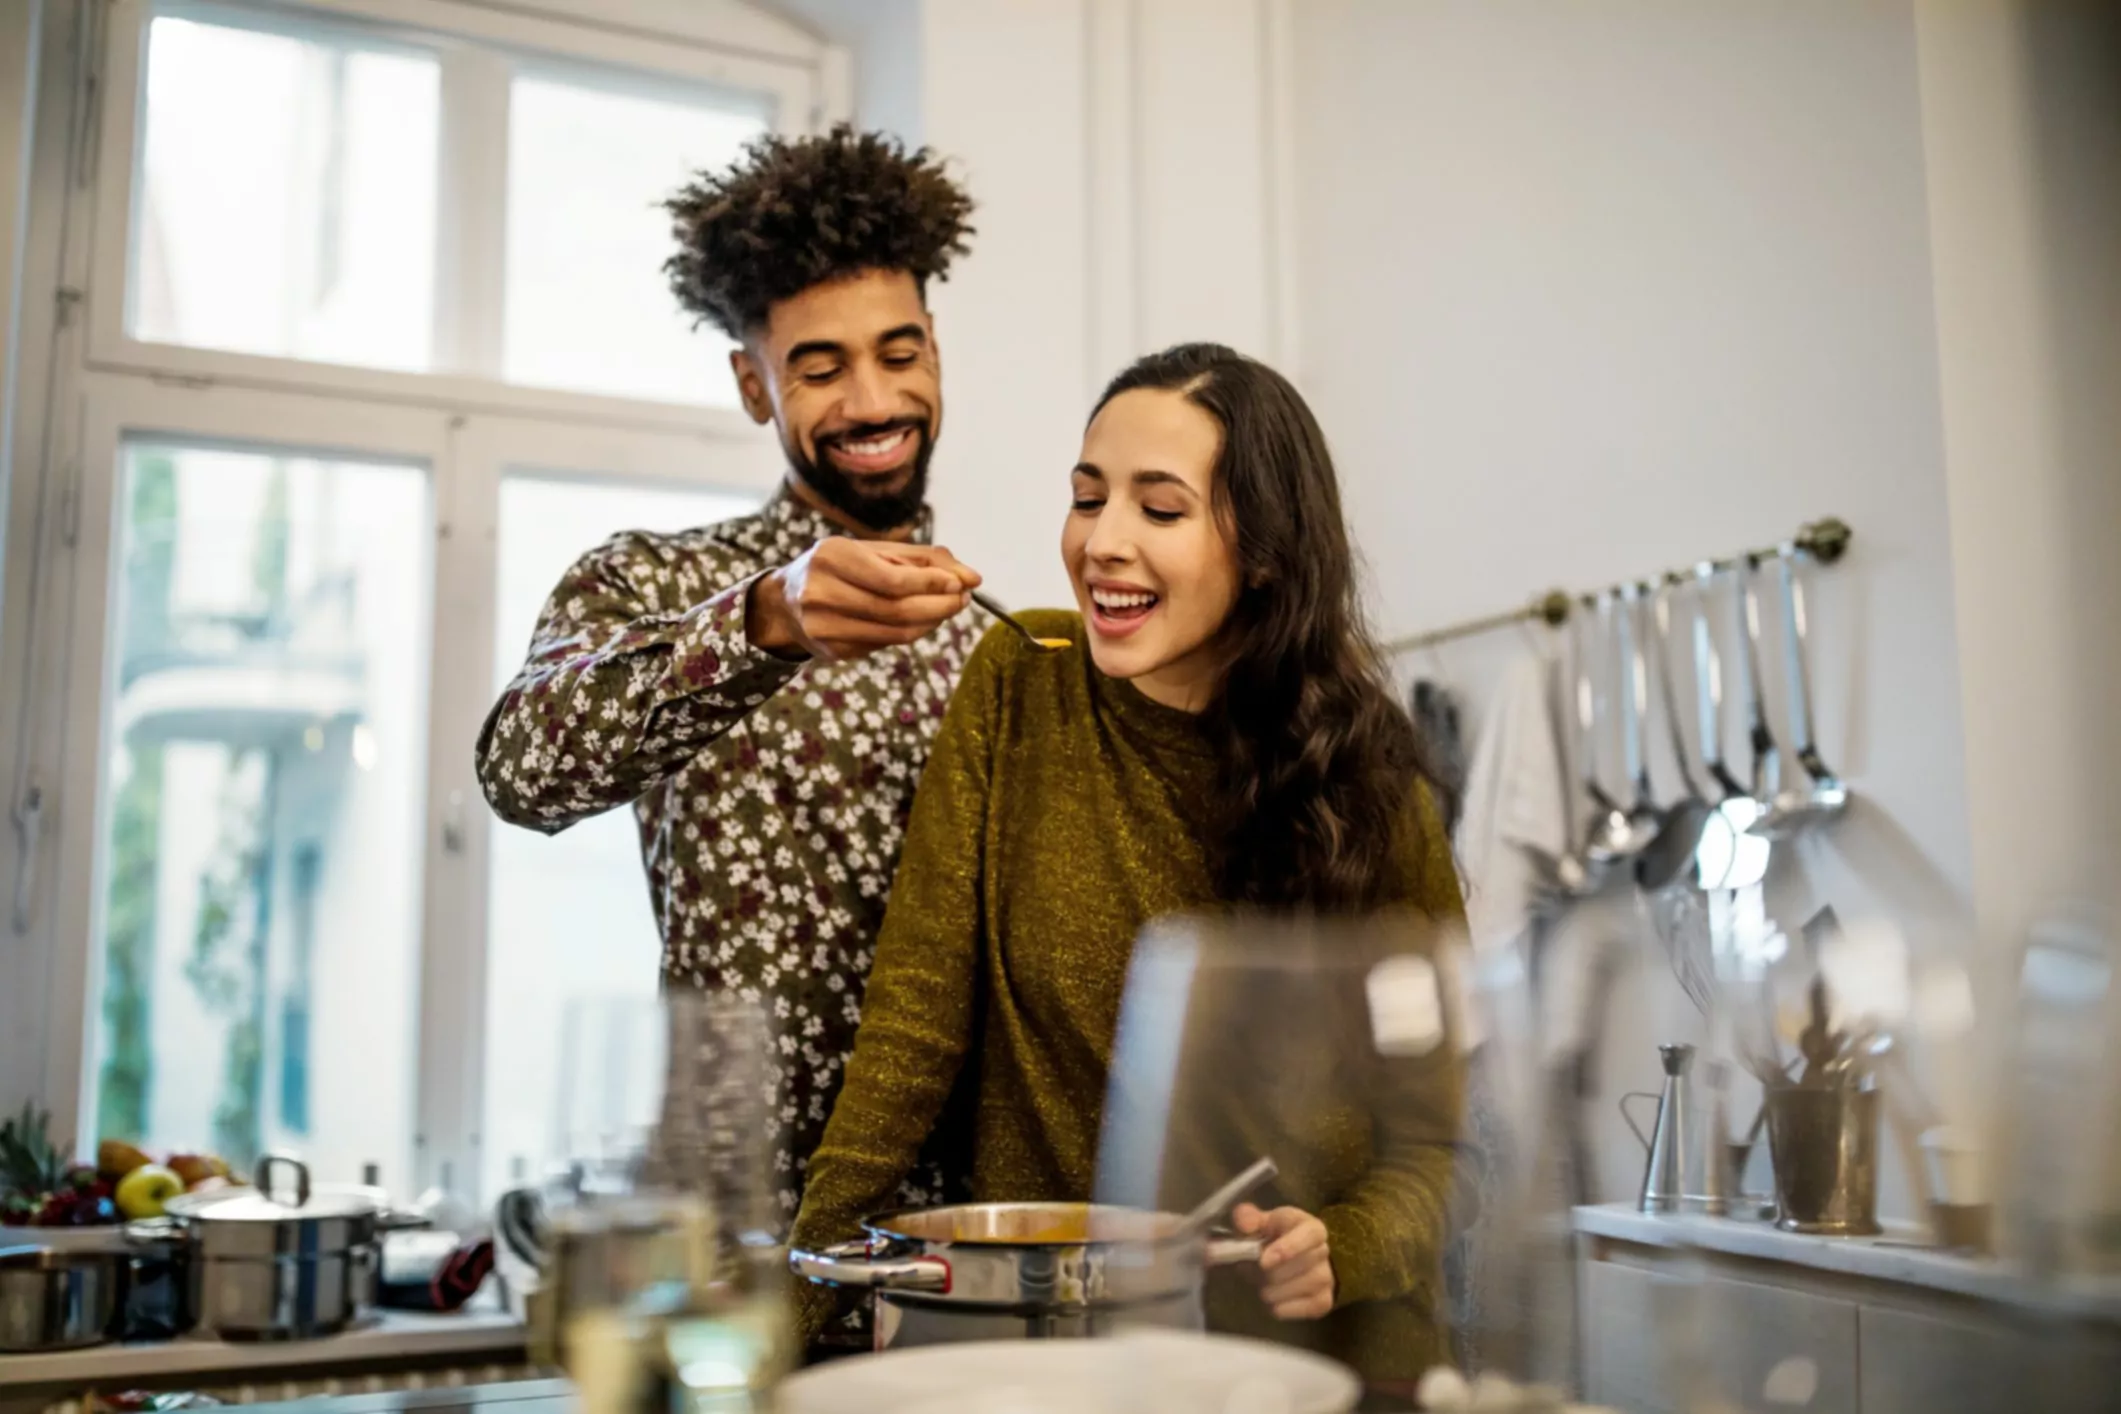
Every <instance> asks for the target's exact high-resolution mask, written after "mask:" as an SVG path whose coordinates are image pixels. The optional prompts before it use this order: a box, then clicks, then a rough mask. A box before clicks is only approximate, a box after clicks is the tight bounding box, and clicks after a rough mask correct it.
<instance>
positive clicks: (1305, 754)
mask: <svg viewBox="0 0 2121 1414" xmlns="http://www.w3.org/2000/svg"><path fill="white" fill-rule="evenodd" d="M1139 388H1158V389H1165V390H1169V391H1172V392H1177V393H1179V394H1181V395H1183V396H1184V397H1186V398H1187V399H1188V400H1190V401H1191V402H1192V403H1194V404H1195V405H1196V406H1198V407H1199V408H1201V409H1202V410H1203V411H1205V412H1206V413H1207V414H1208V415H1209V416H1211V417H1213V418H1214V419H1215V420H1216V422H1217V423H1218V424H1220V425H1221V428H1222V446H1221V449H1220V451H1219V453H1218V454H1217V458H1216V464H1215V483H1214V502H1215V510H1216V514H1217V516H1218V517H1219V518H1220V519H1221V521H1222V523H1223V526H1224V528H1225V533H1226V534H1229V535H1231V536H1232V537H1233V538H1234V540H1235V543H1236V551H1237V561H1238V573H1239V582H1240V584H1241V585H1242V588H1241V589H1240V590H1239V592H1238V598H1237V603H1236V605H1235V606H1234V607H1233V608H1232V610H1231V612H1230V617H1229V618H1228V619H1227V620H1226V621H1225V623H1224V625H1223V629H1222V635H1223V641H1224V643H1225V644H1226V645H1227V651H1228V659H1227V663H1228V666H1227V668H1226V671H1225V675H1224V678H1223V685H1222V691H1221V692H1220V693H1219V694H1218V695H1217V697H1216V699H1215V701H1214V702H1213V703H1212V704H1211V705H1210V706H1209V708H1208V709H1207V711H1206V712H1205V713H1204V715H1203V720H1204V725H1205V726H1206V727H1207V729H1208V732H1209V734H1210V736H1211V737H1212V738H1213V740H1214V742H1215V746H1216V751H1217V755H1218V756H1219V757H1220V758H1221V759H1220V767H1221V769H1220V771H1219V772H1218V779H1217V784H1216V788H1215V798H1214V800H1213V801H1212V817H1211V820H1210V831H1209V849H1210V857H1211V859H1212V861H1213V865H1214V868H1215V872H1216V875H1217V884H1218V891H1219V892H1220V893H1221V895H1222V897H1223V898H1224V899H1226V900H1228V901H1229V902H1232V903H1243V904H1256V905H1264V906H1280V907H1307V908H1316V909H1320V910H1325V911H1336V912H1337V911H1346V910H1359V909H1365V908H1371V907H1375V906H1377V905H1378V904H1380V903H1383V902H1387V901H1389V900H1391V899H1392V898H1393V897H1395V896H1397V897H1404V892H1405V891H1404V881H1403V879H1402V878H1401V877H1400V871H1399V868H1398V867H1397V864H1396V861H1397V860H1399V859H1401V858H1403V857H1404V856H1402V855H1400V854H1399V853H1398V851H1399V850H1400V849H1402V848H1404V843H1405V838H1406V837H1405V834H1404V831H1406V830H1407V829H1408V827H1409V821H1410V819H1411V818H1412V817H1411V814H1410V811H1409V801H1410V798H1411V796H1412V794H1413V792H1414V790H1415V787H1416V783H1417V781H1426V782H1427V783H1428V787H1429V789H1430V791H1431V792H1433V793H1436V794H1437V795H1438V801H1437V804H1438V806H1439V811H1440V808H1441V807H1442V806H1443V804H1444V802H1443V801H1442V799H1441V787H1440V784H1439V781H1438V777H1437V773H1436V772H1435V771H1434V770H1432V769H1431V768H1430V766H1429V759H1430V758H1429V754H1428V751H1427V749H1426V747H1425V744H1424V743H1423V742H1422V740H1421V737H1420V734H1419V733H1418V732H1417V731H1416V729H1415V726H1414V723H1413V721H1412V719H1411V718H1409V717H1408V715H1407V714H1406V712H1405V711H1404V710H1403V709H1402V708H1401V707H1400V705H1399V703H1398V700H1397V699H1396V698H1395V697H1394V695H1393V694H1392V692H1391V691H1390V689H1389V688H1388V687H1387V684H1386V678H1385V675H1384V671H1383V668H1382V664H1381V661H1380V659H1379V656H1378V653H1377V649H1376V646H1375V644H1374V643H1373V642H1372V641H1371V638H1370V636H1369V632H1368V630H1367V629H1366V628H1365V626H1364V623H1363V617H1362V609H1361V604H1360V601H1359V598H1358V590H1357V584H1356V566H1355V552H1354V549H1353V547H1352V546H1351V545H1350V543H1349V540H1348V529H1347V523H1346V521H1345V520H1344V519H1343V517H1342V514H1341V506H1340V482H1339V479H1338V477H1336V476H1335V474H1334V471H1333V457H1332V454H1331V453H1330V452H1329V451H1328V450H1327V448H1326V438H1325V433H1324V432H1323V431H1321V430H1320V428H1319V425H1318V419H1316V418H1315V417H1313V416H1312V415H1311V409H1310V408H1309V406H1307V405H1306V404H1305V402H1304V400H1303V395H1302V394H1300V393H1298V392H1297V391H1296V389H1295V388H1294V387H1293V386H1292V385H1291V384H1290V383H1289V380H1288V379H1286V378H1284V377H1282V376H1281V375H1280V374H1279V373H1276V372H1275V371H1274V370H1273V369H1271V368H1269V367H1267V366H1266V365H1265V364H1263V363H1260V362H1258V361H1257V360H1255V359H1250V358H1247V357H1245V356H1244V355H1243V354H1240V353H1238V352H1236V351H1235V350H1233V349H1228V348H1225V347H1223V346H1222V345H1220V344H1180V345H1177V346H1176V347H1173V348H1169V349H1165V350H1164V351H1163V352H1161V353H1156V354H1151V355H1149V356H1148V357H1146V358H1143V359H1141V360H1140V361H1139V362H1137V363H1135V364H1134V365H1133V366H1132V367H1130V368H1128V369H1127V370H1126V371H1125V372H1123V373H1121V374H1120V375H1119V376H1118V377H1117V378H1115V379H1113V380H1112V382H1111V383H1110V384H1109V385H1108V386H1107V387H1106V388H1105V391H1104V395H1103V396H1102V397H1100V398H1099V399H1098V401H1097V408H1095V409H1092V411H1091V417H1092V418H1093V419H1094V418H1095V417H1096V416H1097V412H1098V411H1099V410H1101V409H1102V408H1103V407H1104V406H1105V404H1106V403H1108V402H1110V401H1111V400H1112V399H1114V398H1116V397H1118V396H1119V395H1120V394H1122V393H1127V392H1132V391H1134V390H1135V389H1139ZM1438 818H1441V816H1440V813H1439V816H1438ZM1395 886H1398V887H1396V888H1395Z"/></svg>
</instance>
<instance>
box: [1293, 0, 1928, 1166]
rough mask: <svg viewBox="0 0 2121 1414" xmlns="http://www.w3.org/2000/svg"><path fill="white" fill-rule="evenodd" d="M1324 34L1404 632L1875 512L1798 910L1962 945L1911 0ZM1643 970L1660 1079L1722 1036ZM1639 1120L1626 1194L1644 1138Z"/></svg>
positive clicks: (1311, 62)
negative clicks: (1671, 1036) (1664, 1065)
mask: <svg viewBox="0 0 2121 1414" xmlns="http://www.w3.org/2000/svg"><path fill="white" fill-rule="evenodd" d="M1296 35H1297V47H1296V48H1297V58H1296V86H1297V92H1298V96H1299V102H1298V104H1297V106H1296V111H1297V113H1298V115H1299V117H1298V122H1297V126H1296V151H1297V168H1298V172H1299V185H1298V194H1299V198H1300V199H1299V205H1298V223H1299V225H1298V243H1299V250H1300V257H1299V270H1300V272H1301V273H1300V281H1299V286H1298V289H1299V300H1300V307H1301V309H1302V317H1303V339H1302V353H1301V362H1302V369H1303V375H1304V381H1305V386H1306V390H1307V392H1308V393H1309V394H1310V395H1311V396H1312V397H1313V399H1314V401H1315V405H1316V406H1317V409H1318V411H1319V413H1320V415H1321V417H1322V419H1323V421H1324V423H1325V425H1326V427H1327V429H1328V431H1329V433H1330V434H1331V436H1332V437H1333V440H1334V443H1335V447H1336V451H1337V453H1338V456H1339V462H1340V467H1341V472H1342V476H1343V479H1344V481H1345V483H1346V485H1347V488H1348V493H1349V499H1350V502H1351V509H1352V514H1353V517H1354V520H1355V523H1356V525H1357V527H1358V530H1359V534H1360V536H1361V538H1362V541H1363V544H1364V546H1365V548H1366V550H1367V551H1368V553H1369V556H1370V559H1371V562H1372V565H1373V569H1374V572H1375V582H1376V589H1377V603H1378V610H1379V617H1380V619H1381V620H1382V622H1383V624H1384V625H1385V626H1386V627H1387V628H1388V629H1389V630H1394V631H1407V630H1414V629H1419V628H1422V627H1426V626H1429V625H1432V624H1440V623H1446V622H1450V621H1452V620H1455V619H1458V618H1460V617H1463V616H1468V615H1473V614H1478V613H1484V612H1487V611H1491V610H1495V609H1501V608H1507V607H1510V606H1512V605H1515V604H1520V603H1523V602H1526V601H1527V600H1528V599H1529V598H1530V597H1531V596H1532V595H1533V594H1535V593H1537V592H1538V591H1540V590H1543V589H1545V588H1548V587H1552V586H1557V585H1558V586H1565V587H1580V586H1590V585H1595V584H1600V583H1604V582H1608V581H1611V580H1614V579H1617V578H1620V577H1622V576H1633V575H1640V574H1645V573H1649V572H1653V571H1655V570H1658V569H1661V568H1664V567H1666V566H1675V565H1684V564H1687V563H1689V562H1691V561H1693V560H1695V559H1697V558H1701V557H1705V556H1708V555H1712V554H1719V553H1723V552H1727V551H1730V550H1734V549H1737V548H1739V547H1742V546H1750V545H1758V544H1762V543H1768V542H1772V541H1774V540H1777V539H1780V538H1782V537H1784V536H1787V535H1788V534H1789V533H1790V532H1792V531H1793V530H1794V529H1795V528H1796V527H1797V526H1798V525H1799V523H1800V522H1803V521H1807V520H1810V519H1814V518H1816V517H1818V516H1821V515H1825V514H1829V513H1832V514H1836V515H1839V516H1841V517H1843V518H1844V519H1846V520H1847V521H1849V522H1850V523H1851V524H1852V525H1853V526H1854V527H1855V528H1856V535H1857V538H1856V542H1855V548H1854V550H1853V551H1852V553H1851V554H1850V556H1849V558H1848V559H1847V560H1846V561H1845V562H1844V563H1843V564H1842V565H1841V566H1839V567H1836V568H1834V569H1831V570H1828V571H1826V572H1825V573H1824V574H1823V575H1821V576H1820V577H1819V579H1818V583H1817V587H1816V590H1815V593H1814V596H1813V600H1812V608H1813V618H1814V626H1815V639H1814V647H1815V650H1816V654H1817V661H1818V677H1817V684H1816V685H1817V697H1818V706H1819V712H1820V718H1821V721H1820V732H1821V738H1822V744H1823V747H1824V750H1825V752H1826V754H1827V756H1828V759H1829V761H1830V762H1832V763H1833V764H1834V765H1836V766H1838V767H1839V768H1840V769H1841V771H1842V772H1843V773H1844V774H1845V775H1847V776H1848V777H1849V778H1851V780H1852V781H1853V783H1854V785H1855V788H1856V790H1857V792H1858V799H1857V803H1856V805H1855V807H1854V808H1853V809H1852V811H1851V813H1850V815H1849V816H1848V818H1847V819H1846V820H1844V821H1843V822H1841V823H1840V824H1839V825H1838V826H1837V827H1836V828H1834V829H1833V830H1832V831H1831V832H1829V833H1827V834H1825V835H1823V836H1820V837H1818V838H1815V839H1811V840H1807V841H1805V842H1803V843H1802V844H1801V845H1800V846H1799V847H1798V849H1797V850H1796V859H1795V861H1794V862H1793V864H1791V865H1790V866H1787V867H1784V868H1782V869H1781V870H1779V871H1778V873H1779V877H1778V880H1777V884H1776V887H1775V890H1774V895H1773V897H1774V903H1775V908H1776V912H1777V914H1778V917H1779V918H1780V919H1781V920H1782V921H1783V922H1784V923H1785V926H1788V927H1791V928H1792V929H1794V926H1795V925H1796V924H1797V923H1798V922H1801V921H1802V920H1803V918H1804V917H1805V916H1807V915H1808V913H1809V912H1810V910H1811V907H1812V906H1813V905H1814V903H1815V902H1818V901H1831V902H1833V903H1834V904H1836V906H1837V908H1838V910H1839V912H1840V913H1841V914H1842V916H1843V917H1844V918H1849V917H1853V916H1859V915H1861V914H1864V913H1867V912H1871V911H1877V910H1885V911H1890V912H1892V913H1894V914H1895V915H1897V916H1899V917H1901V918H1903V919H1904V920H1908V921H1910V922H1911V923H1913V924H1914V925H1915V936H1916V942H1917V945H1918V946H1919V947H1922V948H1924V949H1925V950H1928V951H1931V952H1934V951H1936V950H1937V949H1939V948H1942V947H1946V946H1957V945H1958V943H1959V941H1960V934H1959V927H1960V924H1959V920H1960V919H1962V918H1963V914H1964V909H1965V906H1966V901H1967V900H1966V890H1967V880H1968V878H1969V874H1970V843H1969V835H1968V828H1967V814H1966V777H1965V768H1964V742H1963V736H1962V730H1961V712H1960V705H1959V687H1960V679H1959V670H1958V660H1957V656H1956V649H1955V643H1954V630H1953V620H1954V599H1953V579H1952V561H1951V556H1952V538H1951V531H1950V525H1949V521H1948V516H1947V502H1946V488H1945V480H1944V467H1943V449H1942V444H1941V434H1940V422H1939V394H1938V375H1937V343H1936V333H1935V315H1934V307H1933V303H1932V298H1931V291H1930V255H1929V241H1928V210H1927V206H1926V200H1925V192H1924V180H1923V171H1924V166H1923V162H1924V157H1923V129H1922V113H1921V105H1920V101H1919V95H1918V90H1917V69H1916V57H1915V34H1914V26H1913V19H1912V14H1911V9H1910V6H1909V4H1908V3H1907V0H1865V3H1861V4H1853V5H1852V4H1848V3H1845V2H1844V0H1746V3H1731V4H1723V5H1717V6H1702V5H1699V4H1697V3H1693V2H1692V0H1601V3H1598V4H1594V5H1576V6H1555V5H1551V4H1544V3H1538V0H1424V3H1395V4H1383V3H1363V0H1307V3H1305V4H1304V5H1302V6H1301V7H1299V8H1298V12H1297V28H1296ZM1518 649H1519V645H1518V643H1517V641H1516V640H1515V638H1514V636H1512V635H1509V634H1504V635H1499V636H1497V637H1495V638H1493V639H1491V640H1489V641H1487V642H1485V643H1482V644H1478V645H1474V646H1471V647H1468V648H1466V649H1463V650H1459V651H1455V652H1450V653H1447V654H1445V655H1443V656H1442V659H1441V671H1442V675H1443V676H1444V677H1445V678H1446V679H1447V680H1448V681H1451V682H1453V683H1454V684H1455V685H1457V686H1460V687H1461V688H1463V689H1464V690H1465V691H1466V692H1467V694H1468V695H1469V696H1470V697H1471V698H1472V699H1473V700H1474V701H1475V702H1476V703H1477V702H1478V701H1479V700H1480V699H1481V698H1482V697H1483V696H1484V694H1485V693H1486V691H1487V690H1488V688H1489V686H1490V684H1491V681H1492V676H1493V672H1494V669H1495V667H1496V665H1497V664H1498V663H1499V661H1500V660H1501V659H1503V658H1504V657H1506V656H1508V655H1509V654H1511V653H1514V652H1516V651H1518ZM1417 666H1419V667H1420V668H1422V670H1424V671H1428V672H1432V673H1434V672H1436V671H1438V664H1437V662H1435V661H1426V662H1423V663H1420V664H1418V665H1417ZM1732 740H1733V743H1734V745H1735V741H1736V736H1735V733H1734V734H1733V736H1732ZM1652 946H1653V945H1652ZM1641 951H1642V953H1643V954H1645V955H1646V954H1647V952H1648V948H1647V947H1645V948H1644V949H1643V950H1641ZM1637 977H1638V978H1639V980H1636V979H1628V980H1624V981H1623V983H1622V985H1621V989H1620V995H1621V1000H1622V1002H1623V1005H1622V1006H1621V1007H1620V1008H1619V1014H1618V1015H1617V1016H1616V1017H1615V1022H1616V1025H1615V1028H1614V1032H1615V1034H1614V1035H1613V1036H1611V1037H1610V1038H1609V1045H1608V1047H1607V1055H1606V1074H1607V1089H1608V1091H1610V1092H1618V1091H1622V1090H1630V1089H1654V1088H1656V1087H1655V1084H1654V1080H1655V1077H1656V1074H1657V1065H1656V1056H1655V1054H1654V1051H1653V1050H1652V1047H1651V1041H1652V1040H1653V1039H1661V1037H1662V1034H1663V1033H1666V1032H1669V1031H1671V1030H1673V1029H1677V1028H1681V1027H1683V1026H1685V1025H1686V1023H1687V1022H1688V1021H1689V1020H1690V1017H1689V1015H1688V1013H1687V1010H1686V1008H1685V1007H1684V1006H1683V1005H1681V1004H1678V1003H1676V1002H1675V1001H1674V998H1673V992H1672V988H1671V986H1670V984H1669V981H1668V975H1667V972H1666V969H1665V966H1664V964H1663V963H1662V961H1661V960H1660V961H1655V962H1645V964H1644V965H1643V966H1642V968H1641V969H1640V970H1639V972H1638V974H1637ZM1608 1108H1609V1107H1608ZM1740 1122H1743V1120H1742V1119H1741V1121H1740ZM1608 1133H1609V1137H1611V1138H1612V1139H1613V1140H1614V1142H1611V1143H1608V1144H1607V1145H1606V1146H1605V1148H1606V1158H1607V1160H1608V1161H1609V1162H1608V1163H1607V1165H1606V1167H1605V1169H1604V1173H1605V1179H1606V1183H1607V1186H1608V1188H1609V1190H1610V1195H1609V1196H1616V1197H1617V1196H1621V1195H1622V1194H1624V1193H1625V1192H1626V1190H1627V1187H1628V1185H1629V1184H1631V1183H1632V1182H1633V1181H1635V1180H1636V1179H1638V1178H1639V1175H1640V1166H1639V1165H1640V1160H1639V1155H1638V1154H1637V1153H1636V1152H1634V1148H1633V1142H1632V1141H1631V1140H1626V1139H1625V1130H1622V1129H1620V1128H1619V1126H1618V1125H1617V1123H1614V1124H1612V1125H1611V1127H1610V1130H1609V1131H1608Z"/></svg>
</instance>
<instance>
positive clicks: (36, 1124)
mask: <svg viewBox="0 0 2121 1414" xmlns="http://www.w3.org/2000/svg"><path fill="white" fill-rule="evenodd" d="M51 1122H52V1117H51V1115H50V1113H49V1112H47V1111H43V1110H38V1109H36V1108H35V1107H33V1106H30V1105H24V1106H23V1107H22V1113H21V1114H20V1115H18V1116H16V1117H15V1118H13V1119H10V1120H8V1121H7V1122H6V1123H4V1124H0V1195H5V1196H9V1197H14V1198H20V1199H23V1200H26V1201H27V1202H29V1203H31V1204H33V1205H37V1206H41V1205H42V1204H43V1202H44V1198H45V1195H46V1194H50V1193H56V1192H57V1191H58V1190H59V1189H61V1188H62V1187H71V1185H70V1184H69V1183H68V1181H67V1180H68V1173H69V1170H70V1168H71V1165H70V1164H69V1162H68V1160H67V1157H66V1156H67V1152H68V1151H69V1150H70V1149H72V1148H73V1146H72V1145H71V1144H54V1143H52V1141H51Z"/></svg>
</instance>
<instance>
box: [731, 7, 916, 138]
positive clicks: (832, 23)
mask: <svg viewBox="0 0 2121 1414" xmlns="http://www.w3.org/2000/svg"><path fill="white" fill-rule="evenodd" d="M760 8H762V9H767V10H773V11H778V12H779V13H781V14H783V15H786V16H788V17H789V18H791V19H794V20H795V21H797V22H798V23H800V24H802V25H804V26H805V27H807V28H808V29H810V30H811V31H813V32H814V33H815V34H816V35H817V36H818V37H819V38H820V39H824V40H827V41H829V42H831V43H833V44H837V45H840V46H841V47H843V48H845V49H847V50H849V51H851V52H852V54H853V55H854V56H855V60H856V62H855V69H854V122H855V123H856V124H857V125H858V126H860V127H863V128H872V129H877V130H880V131H883V132H888V133H895V134H897V135H898V136H899V137H901V138H903V139H905V140H906V141H907V142H909V143H913V144H916V145H917V144H919V143H920V141H921V128H922V121H921V0H770V3H765V4H762V5H761V6H760Z"/></svg>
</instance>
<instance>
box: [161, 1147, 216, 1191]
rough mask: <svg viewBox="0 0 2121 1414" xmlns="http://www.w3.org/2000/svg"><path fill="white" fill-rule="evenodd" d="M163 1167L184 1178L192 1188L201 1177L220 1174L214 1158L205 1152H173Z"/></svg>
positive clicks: (188, 1186)
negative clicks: (216, 1168) (210, 1157)
mask: <svg viewBox="0 0 2121 1414" xmlns="http://www.w3.org/2000/svg"><path fill="white" fill-rule="evenodd" d="M163 1167H165V1168H167V1169H168V1170H169V1171H170V1172H171V1173H173V1174H175V1175H176V1176H177V1177H179V1178H181V1179H183V1180H184V1186H185V1187H186V1188H190V1187H191V1186H193V1185H194V1184H196V1183H198V1182H199V1181H200V1180H201V1179H206V1178H214V1177H217V1176H218V1174H217V1171H216V1170H215V1168H214V1164H213V1160H212V1159H209V1158H208V1157H207V1156H206V1155H204V1154H171V1155H170V1156H169V1161H168V1162H167V1163H166V1164H164V1165H163Z"/></svg>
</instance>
